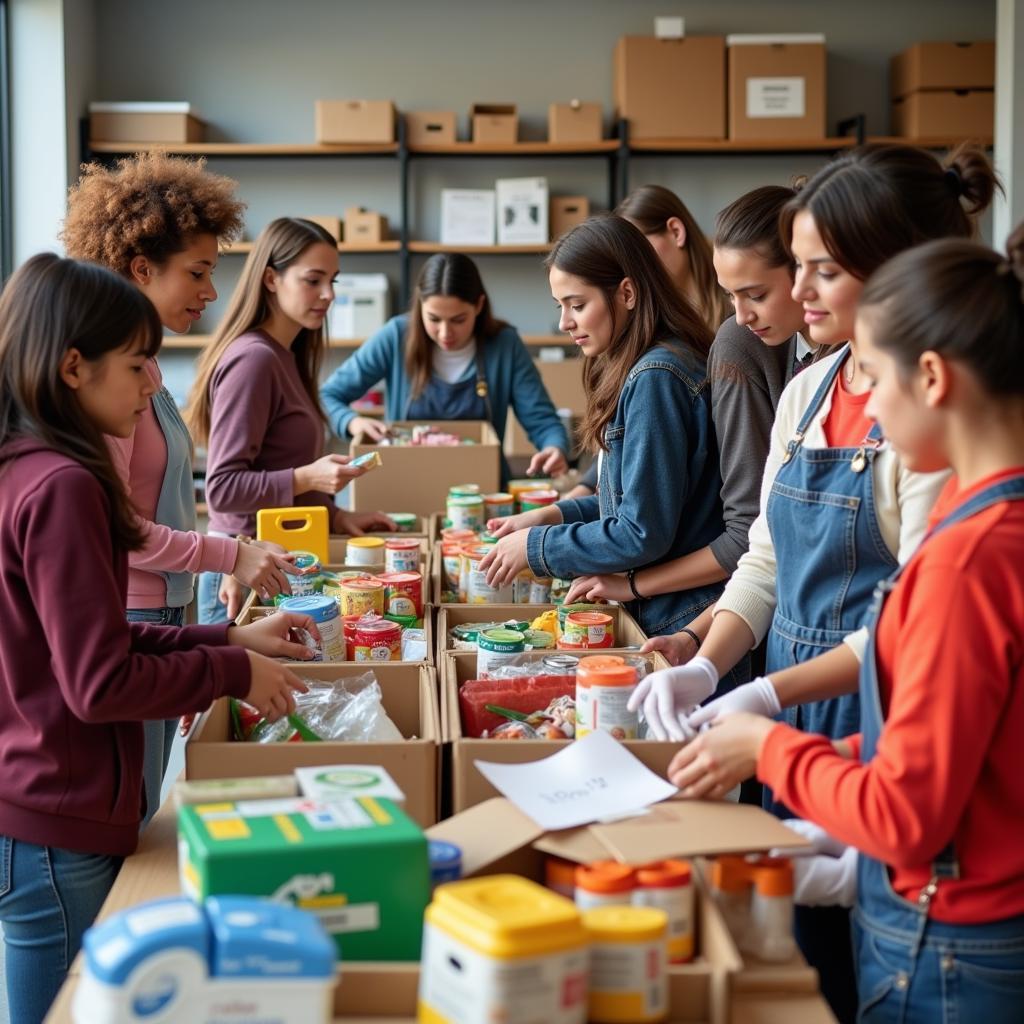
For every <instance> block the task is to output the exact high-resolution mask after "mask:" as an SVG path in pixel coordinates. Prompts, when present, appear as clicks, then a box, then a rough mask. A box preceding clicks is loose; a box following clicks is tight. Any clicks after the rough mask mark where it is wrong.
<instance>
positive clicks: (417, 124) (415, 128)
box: [402, 110, 456, 146]
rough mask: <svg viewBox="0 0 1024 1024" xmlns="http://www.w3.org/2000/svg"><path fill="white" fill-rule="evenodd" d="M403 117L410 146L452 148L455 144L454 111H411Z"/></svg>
mask: <svg viewBox="0 0 1024 1024" xmlns="http://www.w3.org/2000/svg"><path fill="white" fill-rule="evenodd" d="M402 116H403V117H404V118H405V141H406V144H407V145H409V146H450V145H452V144H453V143H454V142H455V139H456V133H455V132H456V129H455V111H454V110H409V111H406V113H404V114H403V115H402Z"/></svg>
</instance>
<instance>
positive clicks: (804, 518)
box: [764, 348, 897, 1024]
mask: <svg viewBox="0 0 1024 1024" xmlns="http://www.w3.org/2000/svg"><path fill="white" fill-rule="evenodd" d="M849 358H851V356H850V352H849V348H847V349H846V350H845V351H844V354H843V355H842V356H841V357H840V358H838V359H837V360H836V362H835V365H834V366H833V367H832V369H831V371H830V372H829V373H828V375H827V376H826V377H825V379H824V380H822V382H821V384H820V385H819V386H818V390H817V391H816V392H815V394H814V397H813V398H812V399H811V402H810V404H809V405H808V406H807V409H806V410H805V411H804V414H803V416H802V417H801V419H800V423H799V425H798V427H797V430H796V434H795V435H794V437H793V438H792V440H790V442H789V444H788V446H787V448H786V452H785V454H784V455H783V462H782V465H781V466H780V467H779V472H778V474H777V475H776V477H775V482H774V483H773V484H772V489H771V493H770V495H769V497H768V504H767V507H766V515H767V518H768V528H769V530H770V531H771V536H772V543H773V544H774V546H775V558H776V584H775V591H776V601H777V603H776V608H775V616H774V618H773V619H772V627H771V630H770V632H769V633H768V648H767V669H766V671H767V673H768V674H771V673H772V672H777V671H779V670H780V669H783V668H789V667H790V666H792V665H797V664H800V663H802V662H805V661H810V660H811V658H814V657H816V656H817V655H819V654H824V653H825V652H826V651H829V650H831V649H832V648H834V647H836V646H837V645H838V644H840V643H842V640H843V637H845V636H847V635H848V634H849V633H852V632H854V631H855V630H857V629H859V628H860V627H861V626H863V625H864V622H865V619H866V616H867V612H868V608H869V606H870V603H871V594H872V592H873V590H874V588H875V586H876V584H877V583H878V581H879V580H881V579H884V578H885V577H886V576H888V575H889V574H890V573H891V572H892V571H893V569H895V568H896V565H897V560H896V558H895V557H894V556H893V554H892V552H891V551H890V550H889V548H888V547H887V546H886V543H885V540H884V539H883V537H882V533H881V530H880V529H879V525H878V517H877V515H876V512H875V494H874V473H873V472H872V463H873V462H874V459H875V456H876V455H877V454H878V446H879V444H880V443H881V439H882V435H881V431H880V430H879V428H878V425H877V424H875V425H873V426H872V428H871V430H870V432H869V433H868V434H867V436H866V437H865V438H864V440H863V442H862V443H861V444H860V446H859V447H857V448H806V447H805V446H804V444H803V439H804V436H805V435H806V433H807V430H808V427H809V426H810V424H811V422H812V421H813V419H814V417H815V416H817V415H818V410H819V409H820V408H821V405H822V403H823V402H824V401H825V398H826V397H827V396H828V394H829V392H830V390H831V389H832V387H833V386H834V384H835V382H836V378H837V377H838V375H839V372H840V370H841V369H842V367H843V365H844V364H845V362H846V360H847V359H849ZM859 705H860V701H859V698H858V697H857V695H856V694H849V695H847V696H844V697H836V698H833V699H831V700H823V701H815V702H813V703H810V704H802V705H800V706H798V707H795V708H787V709H786V710H785V711H783V712H782V716H781V718H782V721H784V722H786V723H788V724H789V725H791V726H793V727H794V728H796V729H801V730H803V731H804V732H814V733H821V734H823V735H825V736H829V737H831V738H832V739H839V738H842V737H843V736H850V735H852V734H853V733H855V732H857V731H858V729H859V728H860V706H859ZM764 803H765V806H766V807H768V808H769V809H770V810H771V811H772V812H773V813H774V814H776V815H778V816H779V817H782V818H787V817H792V816H793V815H792V813H791V812H790V811H789V810H788V808H786V807H785V806H784V805H783V804H781V803H778V802H777V801H774V800H773V799H772V796H771V792H770V790H768V789H767V788H765V790H764ZM794 920H795V932H796V939H797V942H798V943H799V945H800V948H801V950H802V951H803V953H804V956H805V957H807V959H808V961H809V962H810V963H811V965H812V966H814V967H815V968H817V970H818V973H819V974H820V976H821V989H822V992H823V993H824V995H825V998H826V999H827V1000H828V1002H829V1004H830V1005H831V1007H832V1010H833V1012H834V1013H835V1014H836V1016H837V1017H838V1018H839V1020H840V1021H841V1022H843V1024H846V1022H848V1021H851V1020H852V1019H853V1017H854V1014H855V1012H856V1004H857V993H856V986H855V984H854V978H853V951H852V948H851V946H850V923H849V911H847V910H846V908H845V907H799V906H798V907H797V908H796V913H795V915H794Z"/></svg>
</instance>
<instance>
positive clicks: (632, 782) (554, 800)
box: [475, 732, 677, 830]
mask: <svg viewBox="0 0 1024 1024" xmlns="http://www.w3.org/2000/svg"><path fill="white" fill-rule="evenodd" d="M475 764H476V766H477V768H479V769H480V774H481V775H483V776H484V778H486V779H487V780H488V781H489V782H490V783H491V785H492V786H494V787H495V789H497V790H499V791H500V792H501V793H502V794H503V795H504V796H506V797H508V799H509V800H511V801H512V803H514V804H515V805H516V806H517V807H518V808H519V809H520V810H521V811H523V813H524V814H527V815H529V816H530V817H531V818H532V819H533V820H534V821H535V822H536V823H537V824H538V825H540V826H541V828H544V829H549V830H554V829H560V828H573V827H574V826H576V825H586V824H589V823H590V822H592V821H599V820H601V819H603V818H608V817H611V816H620V815H624V814H626V813H628V812H630V811H639V810H642V809H643V808H645V807H649V806H650V805H651V804H654V803H658V802H659V801H661V800H667V799H668V798H669V797H670V796H672V795H673V794H674V793H676V792H677V790H676V787H675V786H673V785H671V784H670V783H668V782H666V781H665V780H664V779H662V778H660V777H659V776H657V775H655V774H654V772H652V771H651V770H650V769H649V768H647V767H646V766H645V765H643V764H642V763H641V762H640V761H638V760H637V759H636V758H635V757H634V756H633V755H632V754H631V753H630V752H629V751H628V750H627V749H626V748H625V747H624V746H623V745H622V744H621V743H619V742H618V741H616V740H613V739H612V738H611V736H609V735H608V733H606V732H592V733H590V734H589V735H587V736H585V737H584V738H583V739H581V740H575V741H573V742H572V743H567V744H565V745H564V746H563V747H562V749H561V750H559V751H558V753H556V754H552V755H551V757H546V758H544V759H543V760H542V761H529V762H527V763H526V764H496V763H495V762H493V761H476V762H475Z"/></svg>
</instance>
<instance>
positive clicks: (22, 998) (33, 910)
mask: <svg viewBox="0 0 1024 1024" xmlns="http://www.w3.org/2000/svg"><path fill="white" fill-rule="evenodd" d="M120 867H121V858H120V857H107V856H103V855H101V854H95V853H75V852H72V851H71V850H59V849H56V848H55V847H47V846H36V845H35V844H34V843H24V842H22V841H21V840H19V839H12V838H11V837H10V836H0V922H3V928H4V943H5V945H6V947H7V955H6V969H7V1006H8V1012H9V1014H10V1019H11V1024H37V1022H38V1021H41V1020H42V1019H43V1017H44V1016H45V1015H46V1011H47V1010H48V1009H49V1008H50V1003H52V1002H53V1000H54V998H55V997H56V995H57V990H58V989H59V988H60V986H61V985H62V984H63V982H64V978H65V977H66V975H67V972H68V967H69V966H70V964H71V961H72V960H74V958H75V956H76V954H77V953H78V950H79V948H80V947H81V945H82V934H83V932H84V931H85V930H86V928H88V927H89V925H91V924H92V922H93V921H94V920H95V918H96V914H97V913H98V912H99V909H100V907H101V906H102V904H103V901H104V900H105V899H106V898H107V893H108V892H109V891H110V887H111V886H112V885H113V884H114V879H115V878H116V877H117V872H118V870H119V869H120Z"/></svg>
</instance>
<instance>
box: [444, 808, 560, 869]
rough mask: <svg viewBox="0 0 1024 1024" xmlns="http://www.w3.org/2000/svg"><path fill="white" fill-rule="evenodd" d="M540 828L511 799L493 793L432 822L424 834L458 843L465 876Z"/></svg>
mask: <svg viewBox="0 0 1024 1024" xmlns="http://www.w3.org/2000/svg"><path fill="white" fill-rule="evenodd" d="M543 831H544V830H543V829H542V828H541V827H540V826H539V825H537V824H536V823H534V822H533V821H531V820H530V819H529V818H528V817H527V816H526V815H525V814H523V812H522V811H520V810H519V809H518V808H516V807H515V806H514V805H513V804H512V803H511V802H510V801H508V800H506V799H505V798H504V797H495V798H494V799H492V800H485V801H484V802H483V803H482V804H477V805H476V806H475V807H470V808H469V809H468V810H465V811H462V812H461V813H460V814H457V815H455V817H454V818H448V819H447V820H446V821H442V822H439V823H438V824H437V825H433V826H431V827H430V828H428V829H427V830H426V836H427V838H428V839H443V840H444V841H445V842H447V843H454V844H455V845H456V846H458V847H459V848H460V849H461V850H462V873H463V875H465V876H467V877H468V876H469V875H472V874H473V873H474V872H477V871H479V870H480V869H481V868H485V867H487V865H488V864H493V863H494V862H495V861H496V860H500V859H501V858H502V857H504V856H506V855H507V854H510V853H515V851H516V850H519V849H521V848H522V847H524V846H527V845H529V844H530V843H532V842H533V841H534V840H535V839H537V838H538V837H539V836H540V835H541V834H542V832H543Z"/></svg>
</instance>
